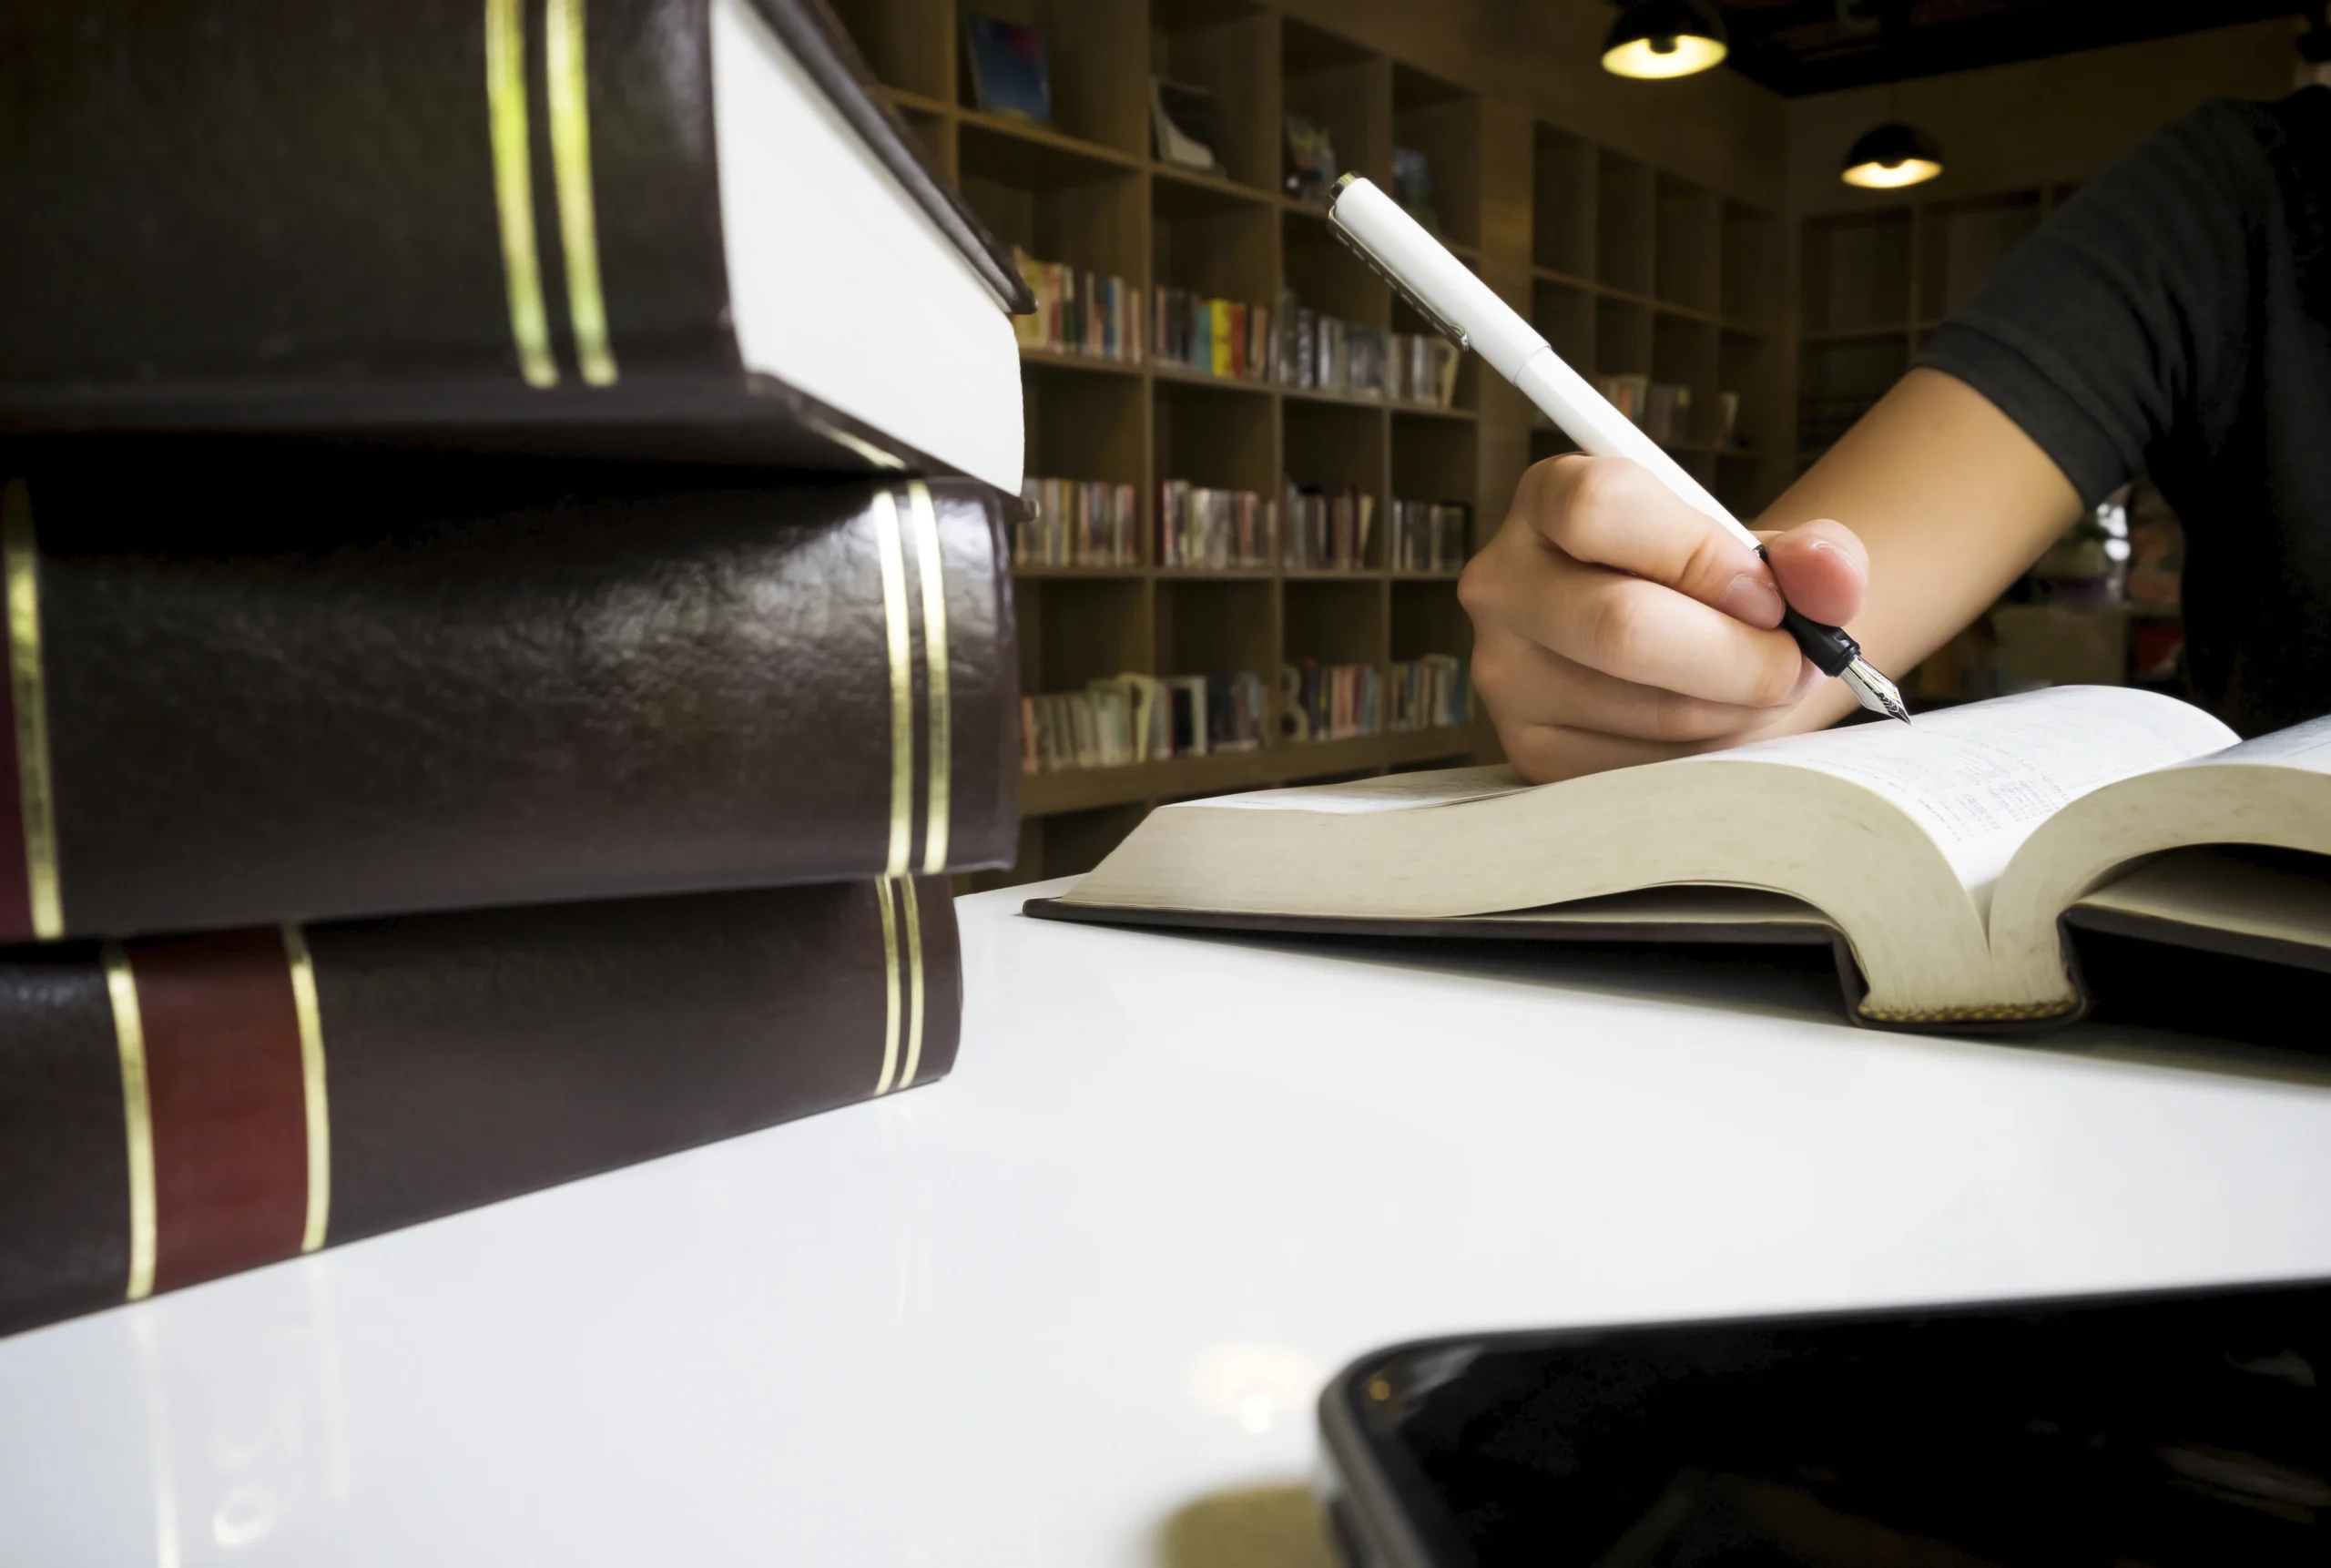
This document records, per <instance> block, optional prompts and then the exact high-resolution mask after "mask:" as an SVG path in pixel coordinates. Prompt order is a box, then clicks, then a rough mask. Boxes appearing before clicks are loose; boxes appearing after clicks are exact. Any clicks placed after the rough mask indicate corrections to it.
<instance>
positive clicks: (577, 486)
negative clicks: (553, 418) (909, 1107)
mask: <svg viewBox="0 0 2331 1568" xmlns="http://www.w3.org/2000/svg"><path fill="white" fill-rule="evenodd" d="M207 451H212V448H211V445H210V443H193V444H192V445H188V444H182V443H160V444H158V445H156V444H153V443H139V444H137V445H125V444H122V443H101V444H100V445H98V446H97V447H95V448H91V449H84V450H81V451H78V452H76V453H75V454H74V456H73V459H72V461H71V462H69V463H68V462H65V461H63V460H62V459H59V460H58V461H57V463H56V465H55V466H47V465H45V463H36V464H35V465H34V470H33V471H32V472H31V473H30V476H29V478H28V479H18V480H13V481H9V482H7V483H6V484H5V494H0V545H5V564H6V576H7V597H6V606H5V607H6V617H7V622H8V632H9V637H8V647H7V650H6V651H7V673H8V676H9V678H8V680H7V681H6V682H5V689H6V692H7V697H8V707H7V711H6V713H5V718H6V719H7V724H6V727H5V729H0V943H5V942H22V941H25V940H28V939H31V940H40V941H48V940H54V939H56V938H60V937H68V936H123V935H129V934H133V933H137V932H178V931H210V930H219V929H222V928H226V927H230V926H240V925H258V924H267V923H272V922H274V921H281V920H309V921H316V920H330V919H341V918H349V917H355V916H362V915H372V914H392V913H400V912H407V911H420V910H449V909H463V908H474V907H479V906H486V905H497V904H533V903H555V902H562V901H568V900H574V899H587V898H627V897H636V896H644V895H650V894H662V893H678V892H697V891H710V890H713V889H718V888H741V887H773V886H779V885H784V884H789V883H799V882H811V881H835V880H839V879H844V878H851V877H865V876H874V875H881V874H888V875H892V876H897V875H902V874H906V873H909V872H913V873H917V874H936V873H939V872H942V871H964V870H968V869H970V868H972V867H980V866H1000V865H1008V864H1010V863H1011V862H1012V860H1013V856H1014V854H1015V852H1016V849H1017V842H1018V840H1017V835H1018V811H1019V794H1018V791H1019V777H1020V775H1019V707H1018V701H1017V697H1016V692H1015V685H1016V680H1017V676H1018V661H1017V657H1016V655H1015V653H1014V651H1013V623H1012V597H1011V591H1010V582H1009V572H1010V567H1009V563H1008V556H1007V555H1006V553H1005V550H1004V546H1003V532H1002V529H1003V522H1002V515H1003V514H1002V512H1001V507H1002V505H1003V499H1002V498H1001V497H999V496H998V495H997V494H995V493H994V492H992V491H990V490H988V489H986V488H985V487H984V486H981V485H978V484H973V483H972V482H969V481H933V482H931V483H930V484H925V483H923V482H921V481H901V482H898V483H895V484H866V483H864V482H862V481H855V480H850V481H842V480H833V481H829V482H824V483H817V482H800V481H799V479H798V477H796V478H793V479H789V480H788V481H786V482H779V481H776V480H774V479H773V478H772V477H771V476H770V475H769V474H768V473H766V472H765V471H758V470H727V471H720V472H712V471H684V470H678V469H673V468H667V467H663V466H648V467H643V468H636V469H633V468H617V467H613V466H609V465H585V464H568V465H548V464H538V463H519V462H510V461H502V462H496V461H492V460H483V459H473V460H459V459H445V460H442V461H433V462H426V463H424V462H420V461H413V460H392V459H387V458H378V459H366V458H362V457H361V454H359V455H357V456H354V457H346V456H344V455H337V454H336V455H334V456H332V457H331V458H326V457H313V458H310V459H307V460H302V459H300V458H298V457H297V456H295V455H288V454H285V453H280V452H274V451H271V450H269V449H251V450H244V451H241V452H239V453H234V454H231V456H230V457H219V456H218V455H217V454H216V453H215V452H214V453H213V456H212V457H211V458H210V459H208V460H206V459H204V458H202V457H201V456H200V455H199V454H200V453H203V452H207Z"/></svg>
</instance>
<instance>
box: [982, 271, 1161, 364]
mask: <svg viewBox="0 0 2331 1568" xmlns="http://www.w3.org/2000/svg"><path fill="white" fill-rule="evenodd" d="M1013 266H1014V269H1015V270H1017V271H1018V272H1019V274H1020V278H1021V280H1022V281H1023V283H1025V284H1026V286H1027V289H1028V292H1029V294H1030V295H1031V296H1032V297H1033V299H1034V300H1035V306H1036V308H1035V309H1034V311H1032V312H1030V313H1029V314H1027V315H1025V316H1023V317H1021V318H1020V320H1019V321H1018V322H1017V323H1016V324H1015V325H1014V327H1013V331H1014V333H1015V335H1016V336H1017V337H1018V339H1019V341H1020V345H1021V346H1022V347H1023V348H1030V349H1042V350H1044V351H1048V352H1051V353H1055V354H1075V355H1078V356H1080V357H1082V358H1084V359H1093V360H1111V361H1115V362H1116V363H1118V364H1127V365H1136V364H1139V363H1140V362H1141V314H1142V312H1141V289H1140V286H1139V285H1137V284H1134V283H1128V282H1126V281H1125V280H1124V279H1122V278H1118V277H1115V276H1112V275H1107V274H1103V273H1099V272H1089V271H1085V270H1082V269H1080V268H1075V267H1071V266H1068V265H1066V264H1065V263H1063V262H1059V261H1039V260H1035V259H1034V258H1033V257H1031V256H1029V255H1028V254H1027V253H1026V252H1024V251H1020V250H1014V251H1013Z"/></svg>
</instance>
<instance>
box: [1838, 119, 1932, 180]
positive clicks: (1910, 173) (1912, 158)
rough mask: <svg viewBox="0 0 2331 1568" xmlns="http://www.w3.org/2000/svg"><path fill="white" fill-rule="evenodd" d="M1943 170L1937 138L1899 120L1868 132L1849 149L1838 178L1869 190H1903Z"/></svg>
mask: <svg viewBox="0 0 2331 1568" xmlns="http://www.w3.org/2000/svg"><path fill="white" fill-rule="evenodd" d="M1941 172H1942V148H1940V147H1939V146H1938V145H1937V144H1936V142H1935V139H1934V137H1930V136H1929V135H1928V134H1927V133H1926V132H1924V131H1922V130H1920V129H1919V127H1916V126H1912V125H1904V124H1903V123H1902V122H1901V121H1899V120H1896V121H1893V122H1892V123H1890V124H1888V125H1882V126H1878V127H1873V128H1872V129H1870V130H1868V131H1866V132H1864V133H1863V134H1862V137H1861V139H1859V140H1858V141H1857V142H1855V143H1854V145H1853V147H1852V148H1851V149H1850V150H1849V151H1847V154H1846V162H1845V168H1844V170H1843V172H1841V173H1840V174H1839V175H1838V176H1837V178H1840V179H1842V180H1844V181H1845V182H1846V183H1847V185H1858V186H1860V187H1861V188H1863V189H1865V190H1899V189H1901V188H1902V187H1904V186H1906V185H1921V184H1924V183H1925V182H1926V181H1928V180H1929V179H1932V178H1934V177H1935V176H1936V175H1938V174H1940V173H1941Z"/></svg>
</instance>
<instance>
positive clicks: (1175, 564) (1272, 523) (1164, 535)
mask: <svg viewBox="0 0 2331 1568" xmlns="http://www.w3.org/2000/svg"><path fill="white" fill-rule="evenodd" d="M1277 559H1278V503H1277V502H1276V501H1266V500H1264V499H1263V498H1262V497H1261V496H1259V495H1257V494H1255V493H1254V492H1253V491H1251V490H1216V489H1212V488H1210V487H1208V486H1206V485H1203V484H1191V483H1190V482H1189V481H1188V480H1186V479H1164V480H1160V481H1158V484H1157V564H1158V565H1161V566H1166V567H1171V568H1176V569H1179V570H1185V571H1187V570H1200V571H1210V572H1232V571H1257V570H1261V571H1267V570H1269V569H1270V567H1271V565H1273V564H1274V563H1275V562H1276V561H1277Z"/></svg>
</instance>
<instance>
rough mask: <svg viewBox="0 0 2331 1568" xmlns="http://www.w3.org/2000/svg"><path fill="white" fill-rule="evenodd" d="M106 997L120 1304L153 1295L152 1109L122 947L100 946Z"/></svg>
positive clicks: (132, 980) (141, 1032)
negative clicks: (117, 1082)
mask: <svg viewBox="0 0 2331 1568" xmlns="http://www.w3.org/2000/svg"><path fill="white" fill-rule="evenodd" d="M105 964H106V994H107V997H109V998H110V999H111V1000H112V1002H113V1042H114V1047H115V1049H116V1050H117V1052H118V1053H119V1054H120V1056H121V1121H122V1127H123V1130H124V1132H125V1134H126V1135H127V1145H128V1156H129V1159H128V1165H129V1288H128V1289H127V1290H126V1291H125V1292H123V1299H125V1300H128V1301H142V1300H144V1299H145V1298H147V1297H148V1296H151V1295H152V1294H154V1237H155V1227H154V1105H153V1101H152V1099H151V1097H150V1096H149V1095H148V1094H147V1092H146V1023H145V1020H144V1018H143V1017H141V1016H140V1015H139V1013H138V1011H137V976H136V975H135V974H133V973H131V972H130V968H129V954H128V953H127V952H126V951H124V950H123V948H122V945H121V943H119V942H107V943H106V946H105Z"/></svg>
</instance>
